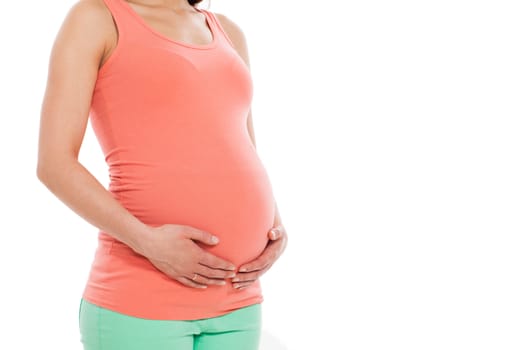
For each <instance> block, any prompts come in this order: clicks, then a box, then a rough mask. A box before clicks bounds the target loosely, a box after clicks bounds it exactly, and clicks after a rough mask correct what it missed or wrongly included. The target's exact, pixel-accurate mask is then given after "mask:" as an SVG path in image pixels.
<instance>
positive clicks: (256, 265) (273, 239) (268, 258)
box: [232, 224, 288, 290]
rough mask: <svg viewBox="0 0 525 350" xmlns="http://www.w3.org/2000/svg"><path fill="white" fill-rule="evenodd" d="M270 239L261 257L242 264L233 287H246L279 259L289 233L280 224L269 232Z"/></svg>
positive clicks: (234, 279)
mask: <svg viewBox="0 0 525 350" xmlns="http://www.w3.org/2000/svg"><path fill="white" fill-rule="evenodd" d="M268 238H270V241H269V242H268V244H267V245H266V248H265V249H264V251H263V252H262V254H261V255H259V257H258V258H257V259H255V260H253V261H250V262H249V263H247V264H244V265H242V266H240V268H239V272H238V273H237V276H236V277H235V278H233V279H232V282H233V287H234V288H237V289H239V290H241V289H243V288H246V287H247V286H249V285H250V284H252V283H253V282H255V281H256V280H257V279H258V278H259V277H261V276H262V275H263V274H264V273H265V272H266V271H268V269H270V267H272V265H273V263H275V262H276V261H277V259H279V257H280V256H281V254H282V253H283V252H284V250H285V248H286V244H287V243H288V235H287V234H286V230H285V229H284V226H283V225H282V224H281V225H278V226H275V227H274V228H272V229H271V230H270V231H269V232H268Z"/></svg>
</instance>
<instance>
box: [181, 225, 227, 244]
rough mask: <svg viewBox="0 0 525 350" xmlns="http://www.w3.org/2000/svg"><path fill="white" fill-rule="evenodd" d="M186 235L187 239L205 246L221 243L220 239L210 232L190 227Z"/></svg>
mask: <svg viewBox="0 0 525 350" xmlns="http://www.w3.org/2000/svg"><path fill="white" fill-rule="evenodd" d="M185 233H186V237H188V238H191V239H193V240H195V241H199V242H202V243H205V244H210V245H214V244H217V243H219V238H218V237H217V236H214V235H212V234H211V233H209V232H206V231H202V230H199V229H196V228H193V227H188V228H187V230H185Z"/></svg>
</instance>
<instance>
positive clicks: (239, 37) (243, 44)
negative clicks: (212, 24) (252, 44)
mask: <svg viewBox="0 0 525 350" xmlns="http://www.w3.org/2000/svg"><path fill="white" fill-rule="evenodd" d="M213 14H214V15H215V17H216V18H217V20H218V21H219V23H220V25H221V27H222V29H224V31H225V34H226V35H227V36H228V38H229V39H230V41H231V42H232V44H233V46H234V48H235V49H236V50H237V52H238V53H239V54H240V55H241V57H243V58H244V59H245V61H248V44H247V40H246V36H245V34H244V32H243V30H242V28H241V27H240V26H239V25H238V24H237V23H236V22H234V21H233V20H232V19H231V18H229V17H228V16H226V15H225V14H223V13H218V12H214V13H213Z"/></svg>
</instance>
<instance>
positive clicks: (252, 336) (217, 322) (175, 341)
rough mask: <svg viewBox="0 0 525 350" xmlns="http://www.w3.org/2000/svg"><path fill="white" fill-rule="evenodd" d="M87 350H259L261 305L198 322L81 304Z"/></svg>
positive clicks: (83, 337) (85, 349) (82, 325)
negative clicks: (159, 318)
mask: <svg viewBox="0 0 525 350" xmlns="http://www.w3.org/2000/svg"><path fill="white" fill-rule="evenodd" d="M79 328H80V341H81V342H82V344H83V346H84V350H257V349H258V348H259V339H260V334H261V304H254V305H250V306H246V307H243V308H240V309H237V310H235V311H232V312H230V313H228V314H225V315H222V316H218V317H211V318H205V319H199V320H180V321H179V320H149V319H143V318H136V317H132V316H128V315H124V314H121V313H118V312H114V311H112V310H108V309H106V308H102V307H100V306H98V305H95V304H92V303H90V302H88V301H87V300H84V299H81V300H80V308H79Z"/></svg>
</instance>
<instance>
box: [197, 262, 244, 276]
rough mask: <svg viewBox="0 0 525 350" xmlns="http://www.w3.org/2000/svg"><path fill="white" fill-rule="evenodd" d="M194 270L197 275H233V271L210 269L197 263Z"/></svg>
mask: <svg viewBox="0 0 525 350" xmlns="http://www.w3.org/2000/svg"><path fill="white" fill-rule="evenodd" d="M195 272H196V273H198V274H199V275H202V276H205V277H208V278H222V279H225V278H232V277H235V271H228V270H222V269H212V268H209V267H207V266H204V265H201V264H197V266H195Z"/></svg>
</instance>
